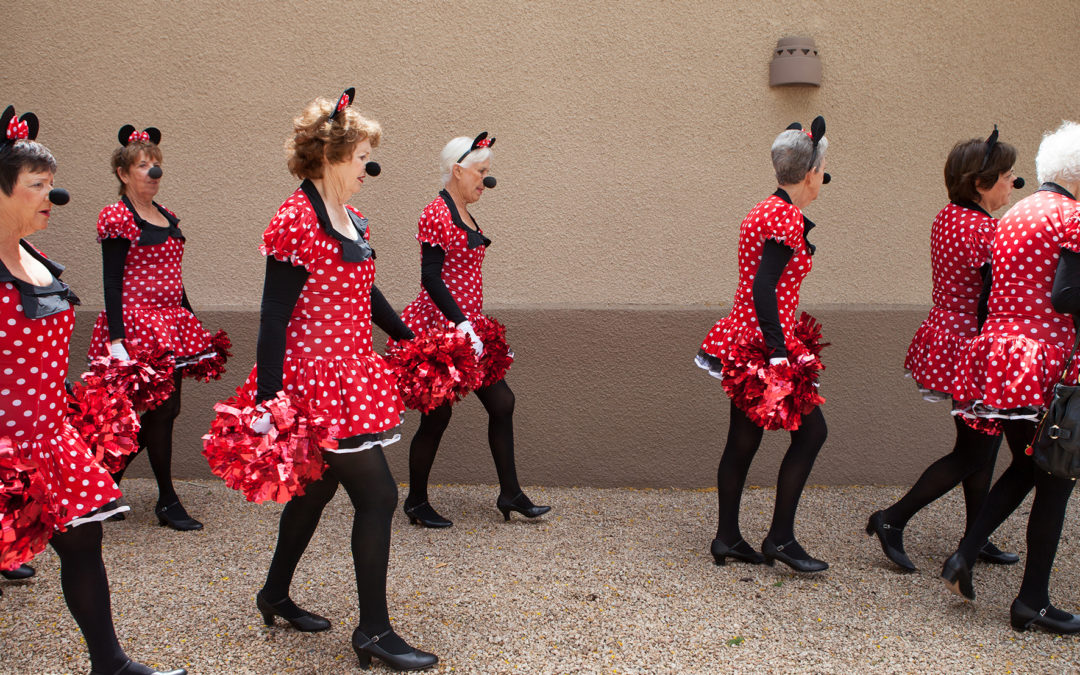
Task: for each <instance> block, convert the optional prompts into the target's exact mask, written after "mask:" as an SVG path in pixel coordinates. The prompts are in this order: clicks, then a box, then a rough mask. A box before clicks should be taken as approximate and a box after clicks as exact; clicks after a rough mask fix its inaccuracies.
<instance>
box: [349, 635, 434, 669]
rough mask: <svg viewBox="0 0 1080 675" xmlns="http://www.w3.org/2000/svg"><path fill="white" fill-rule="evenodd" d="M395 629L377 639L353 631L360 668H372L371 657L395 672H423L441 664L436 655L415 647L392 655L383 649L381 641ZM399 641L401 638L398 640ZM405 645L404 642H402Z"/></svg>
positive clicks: (354, 648)
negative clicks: (380, 644)
mask: <svg viewBox="0 0 1080 675" xmlns="http://www.w3.org/2000/svg"><path fill="white" fill-rule="evenodd" d="M393 632H394V629H393V628H391V629H389V630H387V631H386V632H384V633H379V634H378V635H376V636H375V637H368V636H367V635H365V634H364V633H363V632H362V631H361V630H360V629H359V628H357V629H356V630H354V631H353V634H352V648H353V651H354V652H356V658H357V659H359V660H360V667H361V668H363V669H364V670H367V669H368V668H370V667H371V657H373V656H374V657H375V658H377V659H379V660H380V661H382V662H383V663H385V664H386V665H388V666H390V667H391V668H393V669H394V670H423V669H425V668H430V667H432V666H433V665H435V664H436V663H438V662H439V657H438V656H435V655H434V654H429V653H428V652H425V651H423V650H420V649H416V648H415V647H409V645H408V644H406V645H405V646H406V647H409V649H410V650H411V651H408V652H405V653H404V654H391V653H390V652H388V651H386V650H385V649H383V648H382V647H380V646H379V640H382V639H383V638H385V637H386V636H387V635H391V634H392V633H393ZM398 639H399V640H400V639H401V638H398ZM402 642H403V643H404V640H402Z"/></svg>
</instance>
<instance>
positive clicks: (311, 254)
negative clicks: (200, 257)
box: [238, 182, 404, 452]
mask: <svg viewBox="0 0 1080 675" xmlns="http://www.w3.org/2000/svg"><path fill="white" fill-rule="evenodd" d="M305 185H308V183H307V182H305ZM311 190H312V191H314V186H312V187H311ZM315 194H317V193H315ZM346 208H348V209H349V211H350V213H351V214H352V216H353V224H354V225H356V226H357V231H358V232H360V233H361V234H362V236H363V239H364V241H367V240H368V238H369V236H370V234H369V230H368V228H367V221H366V220H365V219H364V217H363V216H362V215H361V214H360V212H359V211H357V210H356V209H353V208H352V207H351V206H347V207H346ZM329 229H332V228H331V227H330V225H329V223H327V224H326V225H325V226H324V225H323V224H321V223H320V221H319V218H318V216H317V215H316V212H315V210H314V208H313V207H312V205H311V202H310V200H309V199H308V196H307V195H306V194H305V193H304V190H303V188H301V189H298V190H297V191H296V192H294V193H293V195H292V196H291V197H289V198H288V199H287V200H285V203H284V204H282V205H281V207H280V208H279V209H278V212H277V215H275V216H274V218H273V220H271V221H270V225H269V226H268V227H267V228H266V231H265V232H264V233H263V245H262V246H261V247H260V250H261V251H262V253H263V255H266V256H272V257H274V258H275V259H277V260H280V261H282V262H287V263H290V264H292V265H297V266H301V267H303V268H304V269H305V270H306V271H307V272H308V274H309V276H308V278H307V281H306V282H305V283H304V286H303V289H302V290H301V292H300V297H299V299H298V300H297V302H296V306H295V309H294V310H293V313H292V317H291V318H290V320H289V323H288V326H287V333H286V343H285V358H284V362H283V364H282V385H283V389H284V391H285V393H286V394H288V395H289V396H290V397H294V398H296V399H297V400H299V401H300V402H302V403H303V405H304V406H305V407H306V408H308V409H309V410H311V411H320V412H322V413H323V414H325V415H326V416H327V417H329V418H330V420H331V424H334V425H337V427H338V431H337V433H336V436H337V438H340V439H344V438H349V439H353V438H354V437H359V438H358V440H359V441H362V442H360V443H358V444H355V445H356V447H348V448H342V449H341V450H340V452H356V451H358V450H364V449H366V448H370V447H373V446H375V445H381V446H385V445H389V444H390V443H393V442H395V441H397V440H398V439H399V438H400V435H399V434H397V433H394V432H395V430H396V429H397V427H398V426H400V425H401V416H402V413H403V412H404V406H403V405H402V403H401V398H400V397H399V395H398V390H397V378H396V377H395V375H394V371H393V369H392V368H391V367H390V366H389V365H388V364H387V363H386V361H384V360H383V358H382V357H381V356H379V355H378V354H376V353H375V352H374V351H373V349H372V343H371V287H372V284H373V283H374V281H375V259H374V256H373V255H370V256H368V257H366V258H365V259H364V260H363V261H362V262H348V261H346V260H345V257H343V245H347V242H342V241H341V240H340V239H339V238H338V237H334V236H332V235H331V234H330V233H329V231H328V230H329ZM339 236H340V235H339ZM257 390H258V377H257V367H256V368H255V369H252V371H251V375H250V376H249V377H248V379H247V381H246V382H244V384H243V385H242V386H241V387H240V390H238V393H241V395H244V394H246V395H249V396H251V397H256V393H257ZM350 445H353V444H350ZM328 452H334V451H333V450H328Z"/></svg>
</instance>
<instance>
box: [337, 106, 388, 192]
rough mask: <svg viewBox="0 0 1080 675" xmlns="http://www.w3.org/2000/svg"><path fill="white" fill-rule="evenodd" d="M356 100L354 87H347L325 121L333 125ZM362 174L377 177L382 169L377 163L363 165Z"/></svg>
mask: <svg viewBox="0 0 1080 675" xmlns="http://www.w3.org/2000/svg"><path fill="white" fill-rule="evenodd" d="M354 98H356V87H349V88H348V89H346V90H345V91H343V92H341V96H339V97H338V101H337V103H336V104H335V105H334V109H333V110H331V111H330V116H329V117H327V118H326V121H327V122H329V123H331V124H333V122H334V119H335V118H338V119H342V118H339V117H338V115H339V114H341V113H342V112H343V111H344V110H345V108H348V107H349V106H351V105H352V102H353V99H354ZM364 173H366V174H367V175H369V176H378V175H379V174H380V173H382V167H381V166H379V163H378V162H368V163H367V164H365V165H364Z"/></svg>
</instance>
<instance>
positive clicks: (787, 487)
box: [716, 402, 828, 546]
mask: <svg viewBox="0 0 1080 675" xmlns="http://www.w3.org/2000/svg"><path fill="white" fill-rule="evenodd" d="M763 433H764V429H762V428H761V427H759V426H758V425H756V424H754V423H753V422H751V421H750V419H749V418H748V417H747V416H746V414H745V413H744V412H743V411H742V410H739V408H737V407H736V406H735V403H734V402H732V404H731V421H730V424H729V426H728V437H727V445H725V446H724V454H723V456H722V457H721V458H720V466H719V467H718V468H717V470H716V491H717V497H718V499H719V503H720V514H719V522H718V523H717V526H716V537H717V539H720V540H721V541H723V542H724V543H726V544H728V545H729V546H734V545H735V544H736V543H737V542H738V541H739V540H740V539H742V533H741V532H740V530H739V505H740V504H741V503H742V492H743V486H744V485H745V484H746V474H747V473H748V472H749V471H750V463H751V462H752V461H753V460H754V455H755V454H757V451H758V447H759V446H760V445H761V436H762V434H763ZM827 434H828V429H827V428H826V426H825V416H824V415H822V414H821V408H814V410H813V411H811V412H810V413H809V414H807V415H803V418H802V424H801V425H800V426H799V428H798V430H796V431H792V432H791V446H790V447H788V451H787V453H786V454H785V455H784V460H783V462H781V464H780V472H779V474H777V477H776V506H775V507H774V509H773V518H772V526H771V527H770V528H769V534H768V538H769V539H771V540H772V541H773V542H775V543H777V544H785V543H787V542H789V541H791V540H793V539H794V538H795V510H796V509H797V508H798V506H799V497H801V496H802V490H803V487H804V486H805V485H806V479H807V478H808V477H809V476H810V470H811V469H813V468H814V460H815V459H816V458H817V454H818V451H819V450H821V446H822V445H824V444H825V437H826V435H827Z"/></svg>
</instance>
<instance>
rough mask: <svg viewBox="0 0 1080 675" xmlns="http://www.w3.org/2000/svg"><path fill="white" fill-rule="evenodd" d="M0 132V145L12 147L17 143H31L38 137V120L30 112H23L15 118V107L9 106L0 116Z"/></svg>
mask: <svg viewBox="0 0 1080 675" xmlns="http://www.w3.org/2000/svg"><path fill="white" fill-rule="evenodd" d="M0 130H2V131H3V133H4V135H3V137H2V138H0V145H7V144H11V145H14V144H15V143H16V142H17V141H22V140H27V141H32V140H34V139H35V138H37V135H38V118H37V115H35V114H34V113H32V112H25V113H23V114H22V116H21V117H16V116H15V106H13V105H9V106H8V107H7V108H5V109H4V114H3V115H0Z"/></svg>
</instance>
